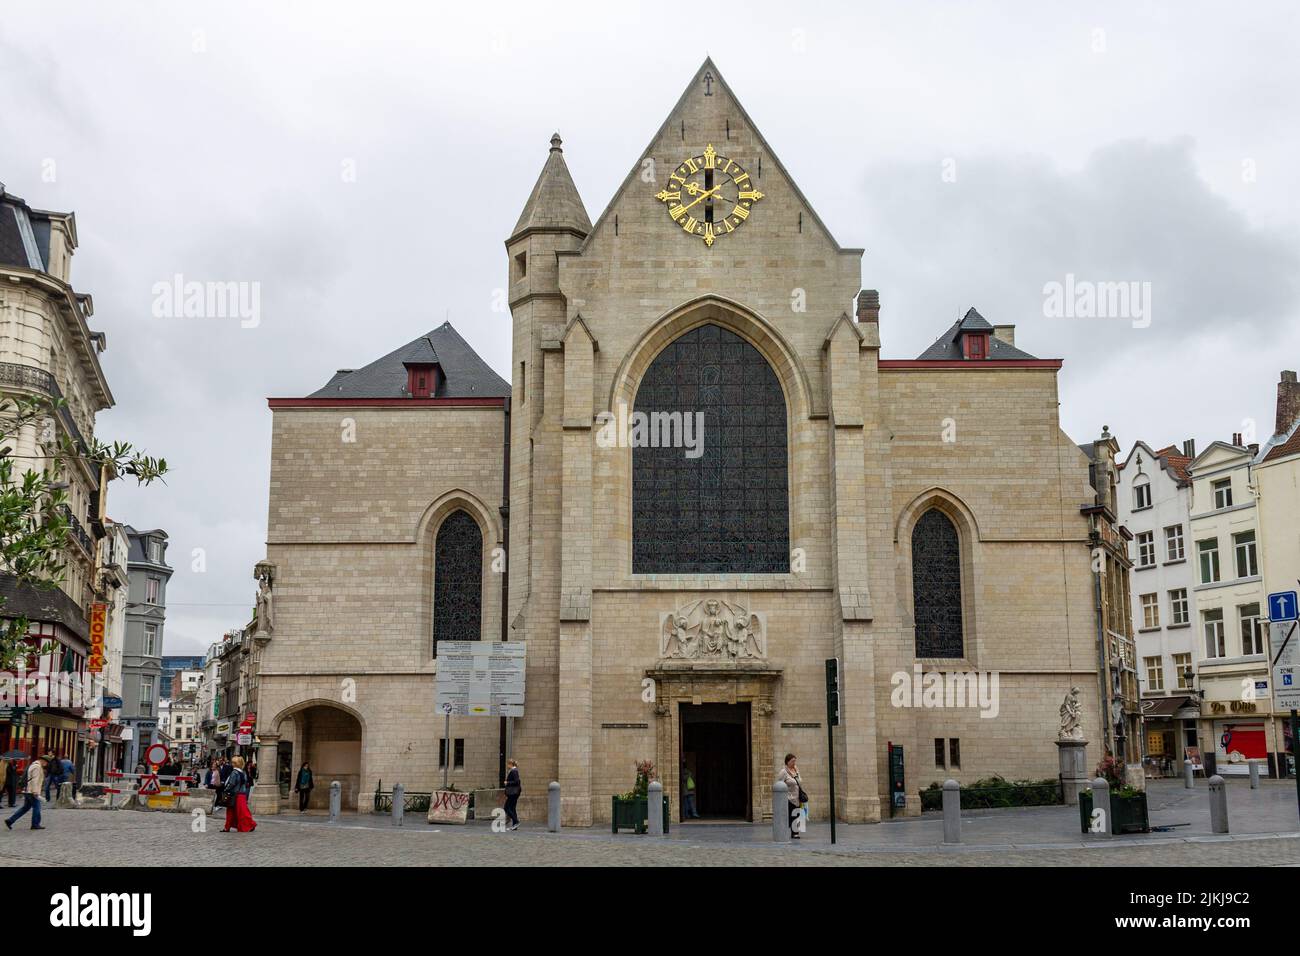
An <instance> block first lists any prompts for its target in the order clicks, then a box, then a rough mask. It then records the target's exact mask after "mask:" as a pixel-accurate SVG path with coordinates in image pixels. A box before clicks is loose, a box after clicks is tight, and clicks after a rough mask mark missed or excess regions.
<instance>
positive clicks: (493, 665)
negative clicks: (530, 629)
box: [434, 641, 526, 717]
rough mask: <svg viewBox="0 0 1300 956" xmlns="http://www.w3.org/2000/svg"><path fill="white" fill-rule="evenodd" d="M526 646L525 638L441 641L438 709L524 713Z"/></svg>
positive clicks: (472, 713)
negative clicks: (514, 639)
mask: <svg viewBox="0 0 1300 956" xmlns="http://www.w3.org/2000/svg"><path fill="white" fill-rule="evenodd" d="M525 648H526V645H525V643H524V642H523V641H439V642H438V682H437V696H436V698H435V700H434V706H435V708H436V709H437V711H438V713H441V714H448V715H452V716H458V717H522V716H523V715H524V677H525V659H526V655H525ZM449 708H450V709H449Z"/></svg>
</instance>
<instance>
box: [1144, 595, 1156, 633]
mask: <svg viewBox="0 0 1300 956" xmlns="http://www.w3.org/2000/svg"><path fill="white" fill-rule="evenodd" d="M1139 600H1141V602H1142V627H1143V628H1150V627H1159V626H1160V595H1159V594H1143V595H1142V596H1141V597H1140V598H1139Z"/></svg>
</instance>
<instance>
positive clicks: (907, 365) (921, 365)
mask: <svg viewBox="0 0 1300 956" xmlns="http://www.w3.org/2000/svg"><path fill="white" fill-rule="evenodd" d="M1063 361H1064V360H1063V359H971V360H969V361H967V360H966V359H881V360H880V363H879V367H880V368H882V369H894V370H896V371H913V370H920V369H941V368H964V369H972V370H978V369H982V368H1054V369H1059V368H1060V367H1061V365H1062V364H1063Z"/></svg>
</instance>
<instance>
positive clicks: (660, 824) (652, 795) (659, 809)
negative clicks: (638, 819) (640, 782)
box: [646, 780, 664, 837]
mask: <svg viewBox="0 0 1300 956" xmlns="http://www.w3.org/2000/svg"><path fill="white" fill-rule="evenodd" d="M646 832H647V833H649V834H650V835H651V836H660V837H661V836H663V835H664V785H663V784H662V783H660V782H659V781H658V780H651V781H650V786H649V787H647V788H646Z"/></svg>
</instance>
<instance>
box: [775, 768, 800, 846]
mask: <svg viewBox="0 0 1300 956" xmlns="http://www.w3.org/2000/svg"><path fill="white" fill-rule="evenodd" d="M776 779H777V780H779V781H780V782H781V783H784V784H785V788H786V791H787V794H786V796H787V799H788V800H789V802H790V839H792V840H797V839H799V833H798V831H797V830H795V828H794V820H795V817H797V816H798V815H799V793H800V791H801V790H802V789H803V788H802V787H801V786H800V785H799V766H798V764H797V762H796V761H795V757H794V754H786V755H785V766H784V767H782V768H781V772H780V773H778V774H777V775H776Z"/></svg>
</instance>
